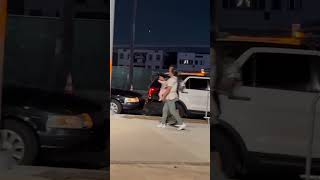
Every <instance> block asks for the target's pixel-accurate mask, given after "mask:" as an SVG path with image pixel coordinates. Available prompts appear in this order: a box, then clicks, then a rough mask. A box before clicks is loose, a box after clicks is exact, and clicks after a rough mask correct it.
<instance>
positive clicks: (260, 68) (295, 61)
mask: <svg viewBox="0 0 320 180" xmlns="http://www.w3.org/2000/svg"><path fill="white" fill-rule="evenodd" d="M310 65H311V64H310V56H307V55H297V54H278V53H257V54H254V55H253V56H252V57H251V58H250V59H249V60H248V61H247V62H246V63H245V64H244V66H243V68H242V83H243V85H245V86H252V87H263V88H271V89H283V90H295V91H307V90H308V88H310V80H311V73H310Z"/></svg>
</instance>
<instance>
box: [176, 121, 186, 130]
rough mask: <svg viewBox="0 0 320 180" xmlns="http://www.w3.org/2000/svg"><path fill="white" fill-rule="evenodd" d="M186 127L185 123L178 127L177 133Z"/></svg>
mask: <svg viewBox="0 0 320 180" xmlns="http://www.w3.org/2000/svg"><path fill="white" fill-rule="evenodd" d="M186 127H187V125H186V124H185V123H183V124H182V125H180V126H179V127H178V129H177V130H178V131H180V130H184V129H185V128H186Z"/></svg>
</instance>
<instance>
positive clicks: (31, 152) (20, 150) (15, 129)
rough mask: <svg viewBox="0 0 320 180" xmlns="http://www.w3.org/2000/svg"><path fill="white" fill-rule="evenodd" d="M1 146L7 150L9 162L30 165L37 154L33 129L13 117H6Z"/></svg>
mask: <svg viewBox="0 0 320 180" xmlns="http://www.w3.org/2000/svg"><path fill="white" fill-rule="evenodd" d="M0 138H1V140H2V142H3V145H2V148H3V149H4V150H5V151H7V152H9V154H10V156H11V160H10V162H13V164H17V165H32V164H33V163H34V161H35V159H36V157H37V156H38V152H39V144H38V141H37V137H36V135H35V134H34V131H33V130H32V129H31V128H30V127H28V126H27V125H25V124H23V123H22V122H19V121H17V120H14V119H6V120H5V123H4V130H3V133H2V135H1V137H0Z"/></svg>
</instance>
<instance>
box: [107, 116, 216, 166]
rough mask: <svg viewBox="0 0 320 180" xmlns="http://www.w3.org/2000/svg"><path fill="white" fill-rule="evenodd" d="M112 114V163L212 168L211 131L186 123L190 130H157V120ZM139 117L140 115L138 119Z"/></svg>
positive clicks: (204, 126) (203, 125)
mask: <svg viewBox="0 0 320 180" xmlns="http://www.w3.org/2000/svg"><path fill="white" fill-rule="evenodd" d="M125 117H126V115H116V114H114V115H111V119H110V126H111V128H110V129H111V132H110V134H111V136H110V137H111V139H110V157H111V163H119V162H120V163H121V162H125V163H130V162H131V163H153V164H170V163H171V164H190V165H197V164H198V165H199V164H201V165H203V164H206V165H209V163H210V128H209V126H208V125H206V124H197V123H187V129H186V130H184V131H177V130H176V128H174V127H167V128H165V129H162V128H157V127H156V125H157V123H158V122H157V121H145V120H140V119H135V118H132V116H131V118H130V119H128V118H125ZM137 117H139V116H137Z"/></svg>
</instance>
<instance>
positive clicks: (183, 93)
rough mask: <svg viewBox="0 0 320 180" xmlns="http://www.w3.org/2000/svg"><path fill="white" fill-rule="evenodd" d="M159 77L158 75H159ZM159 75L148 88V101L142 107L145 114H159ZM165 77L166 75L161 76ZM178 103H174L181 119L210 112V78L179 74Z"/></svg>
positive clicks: (192, 74) (160, 106)
mask: <svg viewBox="0 0 320 180" xmlns="http://www.w3.org/2000/svg"><path fill="white" fill-rule="evenodd" d="M159 75H160V74H159ZM159 75H157V76H155V77H154V78H153V81H152V83H151V85H150V87H149V91H148V100H147V103H146V105H145V107H144V110H145V112H146V114H154V115H159V114H161V112H162V111H161V110H162V106H163V103H161V102H159V96H158V94H159V91H160V87H161V84H160V83H159V82H158V79H159ZM162 76H166V78H167V79H168V76H167V75H162ZM178 79H179V90H178V91H179V92H178V93H179V101H178V102H177V103H176V107H177V110H178V111H179V114H180V116H181V117H187V116H190V115H195V114H197V115H199V114H201V115H204V114H205V113H206V112H208V113H209V111H210V101H209V99H210V93H209V92H210V78H209V77H206V76H204V74H202V73H180V74H179V76H178Z"/></svg>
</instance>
